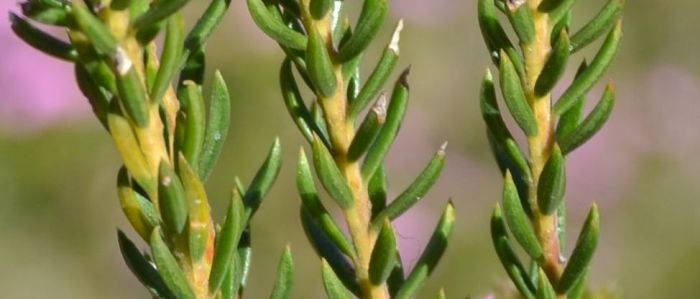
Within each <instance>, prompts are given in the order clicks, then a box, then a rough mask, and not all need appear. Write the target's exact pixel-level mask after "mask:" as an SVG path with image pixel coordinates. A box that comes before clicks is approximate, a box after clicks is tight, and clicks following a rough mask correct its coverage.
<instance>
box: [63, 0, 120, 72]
mask: <svg viewBox="0 0 700 299" xmlns="http://www.w3.org/2000/svg"><path fill="white" fill-rule="evenodd" d="M72 9H73V17H74V18H75V21H76V22H77V23H78V26H79V27H80V29H82V31H83V33H85V35H86V36H87V37H88V39H90V43H91V44H92V45H93V46H94V47H95V49H96V50H97V52H100V53H101V54H105V55H110V56H111V55H115V54H116V52H117V47H118V44H117V40H116V38H114V36H113V35H112V33H111V32H110V31H109V29H107V27H105V25H104V24H103V23H102V21H100V20H99V19H98V18H97V17H95V15H93V14H92V13H91V12H90V11H88V9H87V8H86V7H85V6H83V4H80V3H79V2H73V6H72ZM117 59H119V58H117Z"/></svg>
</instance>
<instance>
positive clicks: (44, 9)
mask: <svg viewBox="0 0 700 299" xmlns="http://www.w3.org/2000/svg"><path fill="white" fill-rule="evenodd" d="M20 7H21V8H22V14H23V15H25V16H27V17H29V18H30V19H32V20H34V21H37V22H40V23H43V24H46V25H53V26H63V27H69V26H73V19H72V17H71V15H70V13H71V8H70V4H69V3H67V2H64V1H58V0H28V1H26V2H22V3H20ZM11 15H12V13H11ZM10 18H12V17H10Z"/></svg>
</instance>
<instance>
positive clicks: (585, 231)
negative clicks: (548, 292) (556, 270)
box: [557, 203, 600, 294]
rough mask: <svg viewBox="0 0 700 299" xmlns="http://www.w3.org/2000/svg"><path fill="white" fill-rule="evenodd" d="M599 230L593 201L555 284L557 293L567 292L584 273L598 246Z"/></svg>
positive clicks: (596, 209) (596, 210) (597, 215)
mask: <svg viewBox="0 0 700 299" xmlns="http://www.w3.org/2000/svg"><path fill="white" fill-rule="evenodd" d="M599 230H600V215H599V214H598V206H597V205H596V204H595V203H594V204H593V207H591V211H590V212H589V213H588V217H587V218H586V223H584V225H583V228H582V229H581V233H580V234H579V236H578V240H576V247H575V248H574V252H573V253H572V254H571V258H569V262H568V263H567V265H566V268H564V272H563V273H562V275H561V279H559V283H558V284H557V292H558V293H559V294H566V293H568V292H569V291H570V290H571V288H572V287H573V286H574V285H575V284H576V282H577V281H578V280H579V279H582V278H583V277H584V276H585V275H586V272H587V269H588V266H589V264H590V262H591V259H592V258H593V254H594V253H595V249H596V247H597V246H598V234H599Z"/></svg>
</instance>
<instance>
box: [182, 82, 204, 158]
mask: <svg viewBox="0 0 700 299" xmlns="http://www.w3.org/2000/svg"><path fill="white" fill-rule="evenodd" d="M184 86H185V87H184V88H185V90H186V92H185V93H184V96H182V97H180V104H181V105H182V106H181V108H180V111H181V112H182V113H184V121H185V122H184V123H179V122H178V126H184V127H185V136H184V137H185V138H184V140H183V141H184V143H183V144H180V145H179V146H178V150H179V151H181V152H182V153H183V154H184V155H185V158H187V161H188V162H189V163H190V165H193V166H198V164H199V163H198V161H199V155H200V153H201V151H202V144H203V143H204V136H205V133H206V131H205V130H206V115H205V105H204V99H203V97H202V89H201V86H198V85H196V83H194V82H192V81H185V82H184Z"/></svg>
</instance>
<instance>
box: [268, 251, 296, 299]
mask: <svg viewBox="0 0 700 299" xmlns="http://www.w3.org/2000/svg"><path fill="white" fill-rule="evenodd" d="M293 284H294V262H293V261H292V252H291V250H290V249H289V246H287V248H286V249H285V250H284V253H283V254H282V258H281V259H280V263H279V266H277V280H276V281H275V286H274V287H273V288H272V294H271V295H270V299H286V298H290V297H291V296H292V285H293Z"/></svg>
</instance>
